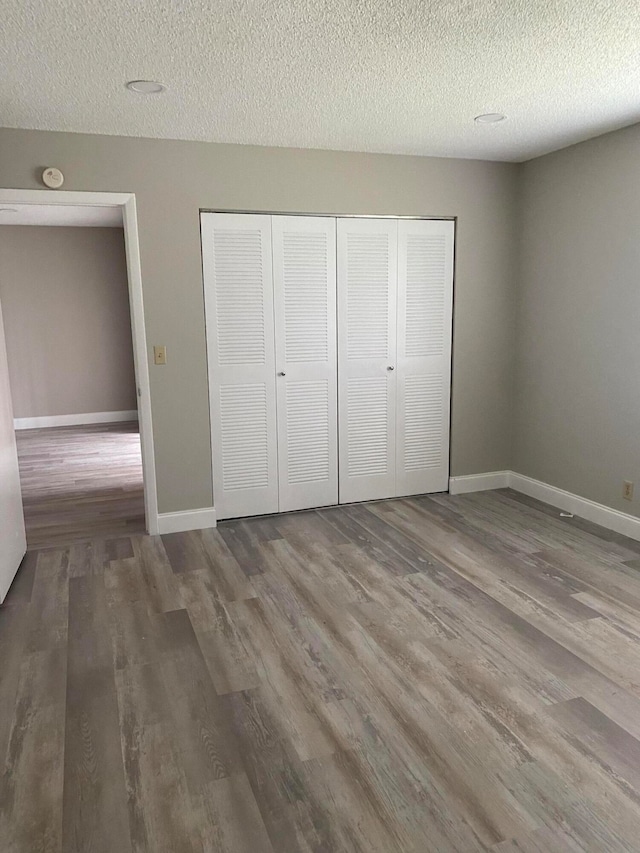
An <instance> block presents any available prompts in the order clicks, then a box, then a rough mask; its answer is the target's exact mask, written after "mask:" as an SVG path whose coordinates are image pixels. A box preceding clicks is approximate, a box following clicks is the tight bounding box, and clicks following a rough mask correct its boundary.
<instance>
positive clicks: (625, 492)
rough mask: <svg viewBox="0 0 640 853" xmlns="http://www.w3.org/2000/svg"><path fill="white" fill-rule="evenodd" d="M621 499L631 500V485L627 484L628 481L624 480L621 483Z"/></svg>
mask: <svg viewBox="0 0 640 853" xmlns="http://www.w3.org/2000/svg"><path fill="white" fill-rule="evenodd" d="M622 497H623V498H624V499H625V501H632V500H633V483H631V482H629V480H625V481H624V482H623V483H622Z"/></svg>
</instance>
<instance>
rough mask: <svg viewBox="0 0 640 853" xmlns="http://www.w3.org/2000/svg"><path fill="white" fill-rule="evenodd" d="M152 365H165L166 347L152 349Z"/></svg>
mask: <svg viewBox="0 0 640 853" xmlns="http://www.w3.org/2000/svg"><path fill="white" fill-rule="evenodd" d="M153 363H154V364H166V363H167V348H166V347H164V346H163V347H154V348H153Z"/></svg>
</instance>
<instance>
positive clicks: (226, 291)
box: [201, 213, 278, 519]
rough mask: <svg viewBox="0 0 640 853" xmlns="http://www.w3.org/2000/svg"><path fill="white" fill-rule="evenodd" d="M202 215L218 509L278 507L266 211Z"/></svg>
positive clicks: (222, 514)
mask: <svg viewBox="0 0 640 853" xmlns="http://www.w3.org/2000/svg"><path fill="white" fill-rule="evenodd" d="M201 223H202V225H201V227H202V257H203V269H204V282H205V311H206V322H207V328H208V330H209V334H208V336H207V349H208V362H209V382H210V407H211V432H212V452H213V474H214V476H213V483H214V503H215V507H216V517H217V518H219V519H221V518H233V517H236V516H247V515H260V514H264V513H272V512H277V511H278V469H277V436H276V393H275V352H274V331H273V280H272V257H271V217H270V216H261V215H247V214H217V213H203V214H202V217H201Z"/></svg>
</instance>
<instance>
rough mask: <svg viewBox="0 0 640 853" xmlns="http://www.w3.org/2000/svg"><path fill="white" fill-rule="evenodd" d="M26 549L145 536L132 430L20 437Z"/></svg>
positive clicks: (111, 427)
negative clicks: (97, 537)
mask: <svg viewBox="0 0 640 853" xmlns="http://www.w3.org/2000/svg"><path fill="white" fill-rule="evenodd" d="M16 439H17V442H18V459H19V463H20V481H21V485H22V500H23V504H24V514H25V523H26V527H27V543H28V545H29V547H30V548H42V547H44V546H47V545H57V544H66V543H68V542H70V541H74V540H78V539H86V538H91V537H96V536H112V535H116V534H129V533H137V532H140V533H142V532H143V531H144V530H145V518H144V492H143V480H142V456H141V452H140V434H139V431H138V424H137V423H116V424H96V425H89V426H72V427H55V428H51V429H31V430H18V432H16Z"/></svg>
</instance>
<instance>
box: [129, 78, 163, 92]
mask: <svg viewBox="0 0 640 853" xmlns="http://www.w3.org/2000/svg"><path fill="white" fill-rule="evenodd" d="M126 85H127V89H130V90H131V91H132V92H136V93H137V94H138V95H159V94H160V92H164V91H165V89H166V88H167V87H166V86H165V85H164V84H163V83H157V82H156V81H155V80H130V81H129V82H128V83H127V84H126Z"/></svg>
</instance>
